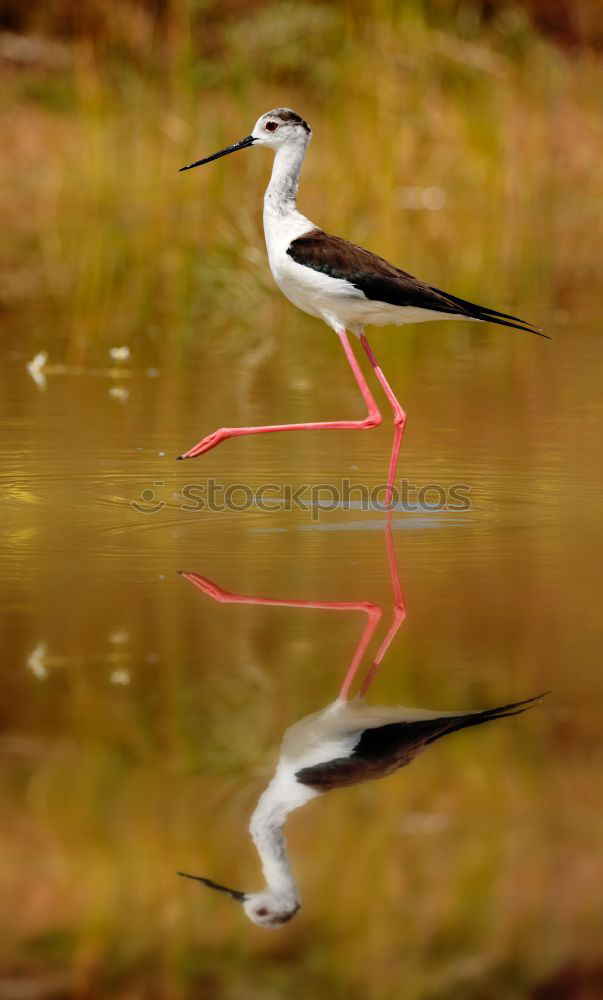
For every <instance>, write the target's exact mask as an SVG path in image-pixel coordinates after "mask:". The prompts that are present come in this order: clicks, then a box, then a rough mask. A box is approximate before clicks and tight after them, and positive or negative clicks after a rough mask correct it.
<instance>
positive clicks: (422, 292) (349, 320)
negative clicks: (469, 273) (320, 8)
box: [179, 108, 546, 506]
mask: <svg viewBox="0 0 603 1000" xmlns="http://www.w3.org/2000/svg"><path fill="white" fill-rule="evenodd" d="M311 137H312V130H311V128H310V126H309V125H308V124H307V122H305V121H304V119H303V118H301V117H300V115H298V114H296V113H295V111H291V110H290V109H289V108H277V109H275V110H274V111H269V112H268V113H267V114H265V115H262V116H261V118H258V121H257V122H256V125H255V127H254V129H253V132H252V133H251V135H248V136H246V138H245V139H241V140H240V142H235V143H234V144H233V145H232V146H227V147H226V149H222V150H220V151H219V152H218V153H214V154H213V156H207V157H205V159H203V160H196V161H195V163H191V164H189V165H188V166H187V167H182V168H181V169H182V170H191V169H192V168H193V167H199V166H201V165H202V164H204V163H210V162H211V161H212V160H216V159H218V158H219V157H221V156H226V155H227V154H228V153H234V152H235V151H236V150H238V149H245V148H246V147H248V146H269V147H270V148H271V149H272V150H274V152H275V154H276V155H275V159H274V166H273V169H272V177H271V178H270V184H269V185H268V188H267V190H266V194H265V197H264V233H265V236H266V246H267V248H268V260H269V262H270V268H271V271H272V274H273V275H274V279H275V281H276V283H277V285H278V287H279V288H280V290H281V291H282V292H283V294H284V295H286V296H287V298H288V299H289V300H290V301H291V302H293V304H294V305H296V306H298V307H299V308H300V309H302V310H303V311H304V312H307V313H309V314H310V315H311V316H318V317H319V318H320V319H322V320H324V322H325V323H327V325H328V326H330V327H332V328H333V329H334V330H335V332H336V333H337V335H338V337H339V339H340V340H341V343H342V345H343V349H344V351H345V354H346V357H347V359H348V362H349V364H350V367H351V369H352V372H353V374H354V377H355V379H356V382H357V384H358V387H359V389H360V392H361V393H362V397H363V399H364V402H365V403H366V406H367V410H368V413H367V415H366V417H365V418H364V419H363V420H327V421H322V422H310V423H300V424H274V425H265V426H260V427H221V428H220V429H219V430H217V431H214V433H213V434H210V435H209V436H208V437H205V438H203V440H202V441H200V442H199V444H197V445H195V447H194V448H190V449H189V451H186V452H184V454H182V455H180V456H179V458H180V459H185V458H195V457H196V456H197V455H202V454H203V453H204V452H206V451H209V450H210V449H211V448H215V446H216V445H218V444H220V442H221V441H225V440H226V439H227V438H231V437H239V436H240V435H243V434H265V433H268V432H272V431H301V430H329V429H333V430H335V429H344V430H354V429H357V430H366V429H368V428H370V427H376V426H377V425H378V424H380V423H381V422H382V417H381V413H380V411H379V408H378V406H377V404H376V402H375V400H374V398H373V396H372V394H371V392H370V390H369V388H368V385H367V384H366V381H365V378H364V376H363V374H362V372H361V370H360V367H359V365H358V362H357V361H356V358H355V357H354V352H353V350H352V347H351V345H350V342H349V338H348V334H347V331H348V330H350V331H351V332H352V333H354V334H356V335H357V336H358V337H359V338H360V342H361V344H362V346H363V348H364V350H365V352H366V354H367V356H368V359H369V361H370V364H371V365H372V367H373V369H374V371H375V375H376V377H377V379H378V381H379V383H380V384H381V387H382V389H383V391H384V393H385V396H386V397H387V400H388V402H389V403H390V405H391V407H392V409H393V412H394V441H393V446H392V451H391V458H390V466H389V474H388V485H387V492H386V504H387V505H388V506H389V504H390V503H391V499H392V490H393V484H394V478H395V474H396V467H397V464H398V453H399V451H400V445H401V443H402V434H403V432H404V424H405V422H406V414H405V412H404V410H403V409H402V406H401V405H400V403H399V401H398V399H397V398H396V396H395V394H394V392H393V390H392V388H391V386H390V385H389V382H388V381H387V379H386V378H385V375H384V374H383V371H382V370H381V368H380V367H379V364H378V363H377V359H376V358H375V355H374V354H373V351H372V349H371V347H370V345H369V343H368V340H367V339H366V336H365V334H364V327H365V325H367V324H375V325H378V326H383V325H384V324H387V323H394V324H397V325H400V324H404V323H417V322H425V321H426V320H432V319H472V320H479V321H481V322H487V323H497V324H499V325H501V326H510V327H514V328H515V329H518V330H525V331H528V332H529V333H536V334H538V335H539V336H546V334H543V333H542V332H541V331H540V330H539V329H538V328H537V327H534V326H533V325H532V324H531V323H528V322H526V321H525V320H522V319H519V318H518V317H517V316H510V315H507V314H506V313H501V312H497V311H496V310H495V309H488V308H486V307H485V306H478V305H476V304H475V303H473V302H467V301H466V300H465V299H461V298H458V296H456V295H450V294H449V293H448V292H443V291H441V290H440V289H439V288H434V287H432V286H431V285H428V284H426V282H424V281H420V280H419V279H418V278H414V277H413V276H412V275H411V274H407V273H406V271H401V270H400V269H399V268H397V267H395V266H394V265H393V264H390V263H389V262H388V261H386V260H383V259H382V258H381V257H377V256H376V255H375V254H373V253H371V252H370V251H368V250H364V249H363V248H362V247H358V246H355V245H354V244H353V243H348V241H347V240H344V239H341V238H340V237H339V236H330V235H329V234H328V233H325V232H323V230H322V229H318V228H317V227H316V226H315V225H314V223H312V222H310V220H309V219H307V218H306V217H305V216H303V215H302V214H301V212H298V210H297V204H296V195H297V187H298V178H299V173H300V170H301V166H302V163H303V161H304V157H305V155H306V150H307V148H308V144H309V142H310V139H311Z"/></svg>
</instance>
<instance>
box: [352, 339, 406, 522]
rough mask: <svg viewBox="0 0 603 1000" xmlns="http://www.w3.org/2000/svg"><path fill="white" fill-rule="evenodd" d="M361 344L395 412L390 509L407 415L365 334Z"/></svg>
mask: <svg viewBox="0 0 603 1000" xmlns="http://www.w3.org/2000/svg"><path fill="white" fill-rule="evenodd" d="M360 343H361V344H362V346H363V347H364V350H365V351H366V353H367V356H368V359H369V361H370V363H371V364H372V366H373V368H374V370H375V375H376V376H377V378H378V380H379V382H380V384H381V388H382V389H383V391H384V393H385V395H386V396H387V399H388V401H389V403H390V405H391V408H392V410H393V411H394V440H393V444H392V452H391V458H390V461H389V474H388V477H387V492H386V494H385V506H386V507H389V506H391V502H392V495H393V489H394V482H395V479H396V468H397V466H398V455H399V454H400V445H401V444H402V435H403V434H404V425H405V424H406V413H405V412H404V410H403V409H402V407H401V405H400V402H399V400H398V399H397V397H396V395H395V393H394V391H393V389H392V387H391V386H390V384H389V382H388V381H387V379H386V377H385V375H384V374H383V371H382V370H381V367H380V365H379V364H378V362H377V358H376V357H375V355H374V354H373V351H372V349H371V345H370V344H369V342H368V340H367V339H366V337H365V336H364V334H362V336H361V337H360Z"/></svg>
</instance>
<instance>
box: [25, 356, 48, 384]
mask: <svg viewBox="0 0 603 1000" xmlns="http://www.w3.org/2000/svg"><path fill="white" fill-rule="evenodd" d="M47 361H48V353H47V352H46V351H39V352H38V353H37V354H36V355H34V357H33V358H32V359H31V361H28V362H27V366H26V367H27V371H28V372H29V374H30V375H31V377H32V379H33V380H34V382H35V383H36V385H37V387H38V389H44V388H45V387H46V375H45V374H44V366H45V364H46V362H47Z"/></svg>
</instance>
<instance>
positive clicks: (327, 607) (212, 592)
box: [180, 572, 385, 699]
mask: <svg viewBox="0 0 603 1000" xmlns="http://www.w3.org/2000/svg"><path fill="white" fill-rule="evenodd" d="M180 575H181V576H183V577H184V579H185V580H188V581H189V582H190V583H192V584H193V586H194V587H197V589H198V590H201V591H203V593H204V594H207V596H208V597H211V598H213V600H214V601H219V603H220V604H263V605H265V606H268V607H278V608H315V609H319V610H321V611H361V612H362V613H363V614H365V615H366V624H365V626H364V629H363V631H362V635H361V636H360V640H359V642H358V645H357V646H356V649H355V651H354V655H353V657H352V660H351V663H350V665H349V667H348V670H347V673H346V675H345V678H344V681H343V684H342V687H341V690H340V692H339V697H340V698H341V699H345V698H346V697H347V693H348V691H349V689H350V687H351V684H352V682H353V680H354V677H355V676H356V674H357V673H358V667H359V666H360V664H361V662H362V658H363V656H364V654H365V652H366V648H367V646H368V644H369V642H370V641H371V639H372V637H373V634H374V632H375V629H376V628H377V625H378V624H379V621H380V619H381V608H380V607H379V605H378V604H372V603H371V602H370V601H295V600H288V599H285V598H277V597H255V596H253V595H251V594H233V593H232V592H231V591H229V590H224V589H223V588H222V587H219V586H218V584H216V583H213V582H212V581H211V580H208V579H207V577H204V576H200V574H199V573H185V572H181V574H180ZM383 652H384V653H385V649H384V650H383Z"/></svg>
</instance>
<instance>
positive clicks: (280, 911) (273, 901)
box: [178, 872, 300, 928]
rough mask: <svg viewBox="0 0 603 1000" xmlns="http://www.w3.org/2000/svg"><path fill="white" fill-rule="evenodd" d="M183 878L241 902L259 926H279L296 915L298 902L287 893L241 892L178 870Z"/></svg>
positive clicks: (265, 891) (247, 914) (264, 890)
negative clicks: (193, 880)
mask: <svg viewBox="0 0 603 1000" xmlns="http://www.w3.org/2000/svg"><path fill="white" fill-rule="evenodd" d="M178 874H179V875H182V876H184V878H192V879H195V881H197V882H202V883H203V885H206V886H208V888H210V889H217V890H218V891H219V892H225V893H226V894H227V895H228V896H230V897H231V899H234V900H236V901H237V902H238V903H242V905H243V910H244V911H245V914H246V916H247V917H249V919H250V920H251V921H252V922H253V923H254V924H258V926H260V927H273V928H276V927H281V926H282V924H286V923H288V922H289V920H292V918H293V917H294V916H295V915H296V913H297V912H298V911H299V908H300V903H299V899H297V897H295V898H293V897H291V896H290V895H289V894H287V893H278V892H273V891H272V890H271V889H263V890H261V891H260V892H241V891H240V890H239V889H229V888H228V887H227V886H225V885H220V884H219V883H218V882H214V881H213V880H212V879H210V878H203V876H201V875H189V874H188V873H187V872H178Z"/></svg>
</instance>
